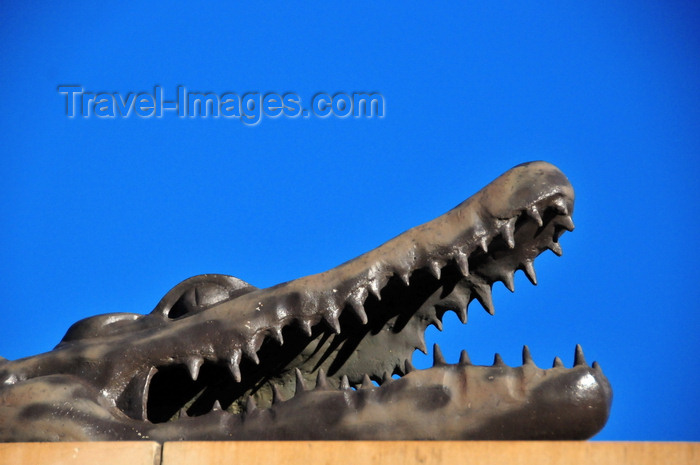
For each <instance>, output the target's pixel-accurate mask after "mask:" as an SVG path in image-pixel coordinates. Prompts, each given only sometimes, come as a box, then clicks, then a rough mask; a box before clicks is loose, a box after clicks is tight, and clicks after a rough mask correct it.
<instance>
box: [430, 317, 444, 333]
mask: <svg viewBox="0 0 700 465" xmlns="http://www.w3.org/2000/svg"><path fill="white" fill-rule="evenodd" d="M430 323H431V324H432V325H433V326H435V327H436V328H437V329H438V331H442V321H440V318H438V317H437V316H436V317H435V318H433V319H432V321H431V322H430Z"/></svg>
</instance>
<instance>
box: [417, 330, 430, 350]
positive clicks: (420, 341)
mask: <svg viewBox="0 0 700 465" xmlns="http://www.w3.org/2000/svg"><path fill="white" fill-rule="evenodd" d="M416 349H418V350H420V351H421V352H423V353H424V354H425V355H428V348H427V347H426V345H425V339H423V335H422V334H421V335H420V336H419V337H418V345H417V346H416Z"/></svg>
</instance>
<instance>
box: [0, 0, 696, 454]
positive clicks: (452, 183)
mask: <svg viewBox="0 0 700 465" xmlns="http://www.w3.org/2000/svg"><path fill="white" fill-rule="evenodd" d="M68 3H69V5H67V6H61V7H54V6H49V5H48V4H46V3H44V2H31V1H23V2H3V3H2V5H1V6H0V17H1V18H2V24H3V26H2V28H0V37H1V38H0V51H1V56H2V63H3V64H2V67H1V69H0V102H1V105H2V108H3V111H2V112H0V128H2V136H3V137H2V140H3V146H2V154H3V156H2V157H1V158H0V169H1V170H2V171H1V172H2V173H3V182H2V183H1V184H0V214H1V215H2V226H3V227H2V228H1V229H0V261H1V263H2V277H3V279H2V280H1V281H0V301H1V302H3V305H2V307H0V318H1V320H0V321H2V323H1V324H0V355H2V356H4V357H7V358H18V357H24V356H28V355H32V354H35V353H38V352H42V351H46V350H50V349H51V348H52V347H53V346H54V345H55V344H56V343H58V341H59V340H60V338H61V337H62V335H63V334H64V332H65V330H66V329H67V328H68V327H69V326H70V325H71V324H72V323H73V322H75V321H77V320H78V319H81V318H84V317H87V316H91V315H95V314H98V313H106V312H121V311H125V312H138V313H147V312H149V311H150V310H151V309H152V308H153V306H154V305H155V304H156V303H157V302H158V300H159V299H160V298H161V297H162V296H163V295H164V294H165V293H166V292H167V291H168V290H169V289H170V288H171V287H173V286H174V285H175V284H177V283H178V282H179V281H181V280H183V279H185V278H187V277H189V276H193V275H195V274H200V273H224V274H231V275H234V276H237V277H239V278H242V279H244V280H246V281H248V282H250V283H252V284H254V285H256V286H258V287H267V286H270V285H273V284H276V283H278V282H281V281H286V280H289V279H293V278H296V277H299V276H303V275H306V274H311V273H316V272H320V271H323V270H325V269H328V268H330V267H333V266H335V265H337V264H339V263H341V262H344V261H346V260H348V259H350V258H352V257H354V256H356V255H358V254H360V253H362V252H365V251H367V250H369V249H371V248H373V247H376V246H378V245H380V244H381V243H383V242H384V241H386V240H388V239H390V238H391V237H393V236H395V235H397V234H398V233H400V232H402V231H404V230H406V229H408V228H410V227H412V226H415V225H417V224H420V223H422V222H425V221H428V220H430V219H432V218H434V217H436V216H438V215H440V214H442V213H444V212H445V211H447V210H448V209H450V208H452V207H453V206H455V205H456V204H458V203H459V202H461V201H462V200H464V199H465V198H467V197H468V196H470V195H471V194H472V193H474V192H476V191H477V190H478V189H479V188H481V187H482V186H483V185H485V184H486V183H488V182H489V181H490V180H492V179H493V178H495V177H496V176H498V175H499V174H500V173H502V172H503V171H505V170H507V169H508V168H510V167H512V166H514V165H516V164H518V163H521V162H524V161H531V160H537V159H542V160H547V161H549V162H552V163H554V164H556V165H557V166H559V167H560V168H561V169H562V170H563V171H564V172H565V173H566V174H567V175H568V177H569V179H570V180H571V182H572V184H573V185H574V187H575V189H576V193H577V203H576V211H575V214H574V220H575V222H576V225H577V229H576V231H574V232H573V233H567V234H566V235H565V236H564V237H563V238H562V241H561V242H562V245H563V248H564V256H563V257H561V258H557V257H556V256H554V255H553V254H551V253H546V254H544V255H543V256H542V257H541V258H540V259H538V260H537V262H536V268H537V273H538V278H539V281H540V283H539V285H538V286H537V287H533V286H531V285H530V284H529V283H528V282H527V280H526V279H525V277H524V276H523V275H520V274H518V275H516V283H515V284H516V292H515V294H510V293H509V292H508V291H507V290H505V289H504V288H503V287H502V286H501V285H500V284H497V285H496V286H495V287H494V289H495V291H494V301H495V305H496V315H495V316H494V317H490V316H489V315H487V314H486V313H485V312H483V311H481V309H480V308H479V305H478V304H476V303H474V304H472V305H473V307H470V310H471V311H470V315H469V317H470V318H469V320H470V321H469V323H468V324H467V325H466V326H462V325H461V324H459V322H458V320H457V318H456V317H454V315H451V316H448V317H446V322H445V323H446V324H445V331H444V332H443V333H442V334H439V333H438V332H437V331H436V330H433V329H432V328H431V329H430V330H429V332H428V336H429V342H433V341H439V342H440V345H441V347H442V349H443V352H444V353H445V356H446V358H447V359H448V361H451V362H456V361H457V358H458V353H459V350H460V349H461V348H466V349H468V350H469V352H470V355H471V357H472V360H473V361H474V362H476V363H483V364H486V363H490V362H491V361H492V359H493V353H494V352H500V353H501V354H502V355H503V357H504V359H505V361H506V363H509V364H518V363H519V361H520V351H521V347H522V344H528V345H529V346H530V347H531V350H532V352H533V356H534V358H535V361H536V362H537V363H538V364H540V365H541V366H548V365H549V364H551V360H552V359H553V358H554V356H556V355H559V356H562V358H563V359H564V361H565V363H566V364H567V365H570V364H571V363H572V360H573V350H574V345H575V344H576V343H581V344H582V345H583V347H584V350H585V351H586V355H587V358H588V359H589V361H592V360H598V361H599V362H600V363H601V365H602V367H603V369H604V371H605V372H606V374H607V375H608V377H609V378H610V380H611V383H612V385H613V389H614V392H615V399H614V403H613V410H612V415H611V418H610V421H609V423H608V426H607V427H606V428H605V429H604V430H603V432H601V433H600V434H599V436H598V437H597V438H599V439H606V440H700V421H699V420H698V417H697V410H698V400H697V399H698V394H699V393H700V392H699V390H698V385H699V384H700V375H699V374H698V373H699V370H698V368H700V367H699V364H698V361H697V360H698V355H697V354H698V353H700V344H699V343H698V333H699V330H700V316H699V315H698V312H697V310H698V303H697V302H698V297H699V292H698V285H697V276H698V274H697V270H696V266H697V263H698V262H699V259H700V257H699V254H698V247H697V245H696V240H697V230H698V226H699V224H698V217H699V216H700V215H699V213H700V212H699V211H698V181H697V180H698V177H699V176H700V164H699V163H698V157H699V156H700V53H699V52H700V35H699V34H698V31H697V24H700V7H699V6H698V5H697V4H696V3H693V2H664V3H663V4H659V3H657V2H552V3H551V4H549V5H546V6H543V5H539V4H538V5H534V3H533V4H527V3H525V4H523V2H498V3H497V4H496V5H491V4H489V5H485V4H483V3H476V2H459V3H455V4H450V5H440V6H436V5H433V4H428V3H425V4H423V3H404V4H402V5H401V6H400V7H399V6H387V5H384V6H377V5H375V4H374V2H368V3H367V4H359V3H358V4H356V3H353V4H352V6H350V5H347V4H345V5H342V6H337V7H335V6H330V5H328V4H326V3H324V2H303V3H301V2H299V3H297V2H278V3H275V2H266V3H265V4H264V7H263V6H261V5H251V4H249V3H240V2H236V3H234V4H233V5H231V6H221V5H217V6H216V7H201V6H200V7H196V8H195V7H192V6H188V5H187V4H186V3H185V2H160V3H151V4H149V6H143V5H141V4H138V5H139V6H138V7H137V8H134V9H129V8H127V7H126V6H124V4H123V3H119V6H109V5H102V4H94V2H68ZM68 84H73V85H79V86H81V87H82V88H84V89H85V91H87V92H110V93H113V92H117V93H119V94H120V95H127V94H128V93H129V92H135V93H139V92H151V93H152V92H153V87H154V86H155V85H159V86H161V87H162V88H163V90H164V92H165V94H166V96H167V97H168V98H170V97H174V96H175V93H176V89H177V86H186V87H187V89H188V90H190V91H200V92H214V93H216V94H223V93H225V92H236V93H239V94H243V93H246V92H259V93H267V92H276V93H286V92H295V93H297V94H298V95H300V96H301V97H302V98H303V99H304V101H305V102H308V101H310V99H311V97H312V96H313V95H315V94H316V93H318V92H327V93H330V94H334V93H336V92H345V93H352V92H378V93H381V95H382V96H383V97H384V99H385V114H384V117H383V118H358V119H356V118H345V119H341V118H334V117H329V118H317V117H310V118H303V117H298V118H289V117H279V118H275V119H272V118H264V119H262V120H261V121H260V123H259V124H258V125H255V126H248V125H245V124H242V123H241V122H240V121H239V120H236V119H229V118H218V119H214V118H178V117H177V116H176V115H175V114H166V115H165V116H164V117H163V118H141V117H138V116H135V115H133V114H132V115H131V116H130V117H128V118H112V119H100V118H96V117H89V118H83V117H80V116H78V117H75V118H68V117H66V115H65V104H66V101H65V97H64V96H63V95H61V94H59V93H58V91H57V87H58V86H59V85H68ZM429 359H430V357H424V356H422V355H420V356H418V355H417V356H416V357H415V358H414V361H415V364H416V365H417V366H426V365H427V364H428V363H429V362H428V360H429Z"/></svg>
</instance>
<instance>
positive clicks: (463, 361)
mask: <svg viewBox="0 0 700 465" xmlns="http://www.w3.org/2000/svg"><path fill="white" fill-rule="evenodd" d="M459 364H460V365H471V364H472V361H471V360H470V359H469V354H468V353H467V351H466V350H463V351H462V352H460V353H459Z"/></svg>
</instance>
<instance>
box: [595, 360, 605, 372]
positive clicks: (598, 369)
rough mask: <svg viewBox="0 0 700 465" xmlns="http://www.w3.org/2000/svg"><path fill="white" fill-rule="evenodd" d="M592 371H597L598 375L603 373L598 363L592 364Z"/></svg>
mask: <svg viewBox="0 0 700 465" xmlns="http://www.w3.org/2000/svg"><path fill="white" fill-rule="evenodd" d="M593 369H594V370H595V371H599V372H600V373H602V372H603V369H602V368H601V367H600V363H598V362H593Z"/></svg>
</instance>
